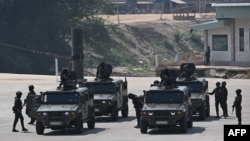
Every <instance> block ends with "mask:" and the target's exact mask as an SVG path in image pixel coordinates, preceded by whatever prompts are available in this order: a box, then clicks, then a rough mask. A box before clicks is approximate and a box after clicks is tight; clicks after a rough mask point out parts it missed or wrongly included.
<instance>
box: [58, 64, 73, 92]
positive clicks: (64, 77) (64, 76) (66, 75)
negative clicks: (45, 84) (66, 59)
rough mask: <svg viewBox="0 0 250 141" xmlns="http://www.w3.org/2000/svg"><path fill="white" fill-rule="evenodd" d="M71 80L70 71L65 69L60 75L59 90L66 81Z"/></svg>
mask: <svg viewBox="0 0 250 141" xmlns="http://www.w3.org/2000/svg"><path fill="white" fill-rule="evenodd" d="M69 78H70V73H69V70H68V69H66V68H64V69H63V71H62V72H61V74H60V79H61V83H60V84H59V86H58V87H57V88H60V87H61V86H62V85H63V84H64V83H65V81H66V80H68V79H69Z"/></svg>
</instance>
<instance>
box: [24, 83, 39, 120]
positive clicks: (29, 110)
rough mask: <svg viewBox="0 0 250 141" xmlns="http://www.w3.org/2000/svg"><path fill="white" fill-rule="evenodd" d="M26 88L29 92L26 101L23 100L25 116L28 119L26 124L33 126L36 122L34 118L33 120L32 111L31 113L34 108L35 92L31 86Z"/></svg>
mask: <svg viewBox="0 0 250 141" xmlns="http://www.w3.org/2000/svg"><path fill="white" fill-rule="evenodd" d="M28 88H29V92H28V95H27V97H26V99H25V100H24V104H23V106H25V105H26V115H28V116H29V117H30V122H29V123H28V124H34V122H35V121H36V118H35V114H34V113H33V112H34V111H32V108H33V107H34V105H33V102H34V100H35V97H36V92H35V91H34V88H35V87H34V86H33V85H29V87H28ZM32 113H33V114H32Z"/></svg>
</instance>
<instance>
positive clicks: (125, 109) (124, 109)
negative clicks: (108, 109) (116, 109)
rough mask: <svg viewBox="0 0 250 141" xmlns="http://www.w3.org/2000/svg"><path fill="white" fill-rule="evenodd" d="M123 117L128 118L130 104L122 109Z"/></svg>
mask: <svg viewBox="0 0 250 141" xmlns="http://www.w3.org/2000/svg"><path fill="white" fill-rule="evenodd" d="M122 117H128V103H126V105H125V106H124V107H123V109H122Z"/></svg>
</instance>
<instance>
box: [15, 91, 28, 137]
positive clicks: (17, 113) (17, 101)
mask: <svg viewBox="0 0 250 141" xmlns="http://www.w3.org/2000/svg"><path fill="white" fill-rule="evenodd" d="M21 96H22V92H20V91H17V92H16V97H15V102H14V106H13V108H12V110H13V112H14V114H15V119H14V122H13V128H12V132H18V130H16V124H17V122H18V120H19V119H20V122H21V126H22V131H27V130H28V129H26V128H25V127H24V123H23V121H24V119H23V114H22V109H23V105H22V100H21Z"/></svg>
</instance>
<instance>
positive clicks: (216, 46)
mask: <svg viewBox="0 0 250 141" xmlns="http://www.w3.org/2000/svg"><path fill="white" fill-rule="evenodd" d="M212 6H213V7H215V10H216V20H214V21H211V22H206V23H201V24H195V25H192V26H191V31H195V30H203V31H204V50H205V49H206V47H207V46H210V48H211V57H210V62H211V65H222V66H223V65H237V66H248V67H249V66H250V3H220V4H219V3H218V4H212Z"/></svg>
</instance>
